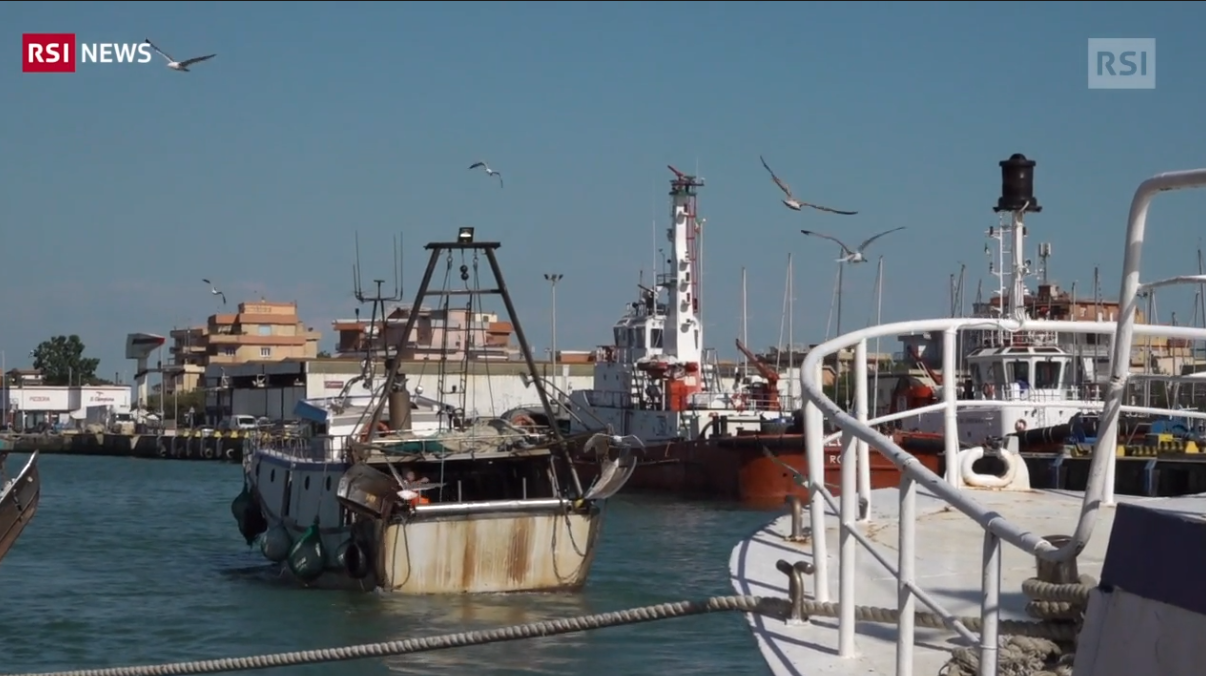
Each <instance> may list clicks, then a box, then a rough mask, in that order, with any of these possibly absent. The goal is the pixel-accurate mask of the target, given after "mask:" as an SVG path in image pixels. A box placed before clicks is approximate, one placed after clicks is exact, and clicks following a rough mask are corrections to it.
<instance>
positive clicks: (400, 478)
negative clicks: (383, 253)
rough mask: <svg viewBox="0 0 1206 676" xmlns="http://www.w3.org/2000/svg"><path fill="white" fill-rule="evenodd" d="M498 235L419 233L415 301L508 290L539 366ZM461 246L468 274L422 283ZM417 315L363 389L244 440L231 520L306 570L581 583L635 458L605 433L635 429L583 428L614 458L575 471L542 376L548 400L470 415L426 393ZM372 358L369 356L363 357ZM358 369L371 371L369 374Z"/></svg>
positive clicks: (555, 585)
mask: <svg viewBox="0 0 1206 676" xmlns="http://www.w3.org/2000/svg"><path fill="white" fill-rule="evenodd" d="M498 247H499V244H498V243H496V242H475V241H474V236H473V229H472V228H462V229H461V231H460V233H459V234H458V238H457V240H456V241H455V242H443V243H439V242H437V243H432V244H429V245H427V249H429V250H430V251H431V259H430V263H429V265H428V267H427V270H426V273H425V275H424V277H423V280H422V282H421V284H420V286H419V290H418V294H417V297H416V299H415V301H414V305H413V306H412V307H421V304H422V301H423V299H424V298H425V297H427V296H437V297H439V298H440V299H441V302H442V303H443V304H445V307H446V304H447V303H448V302H449V299H452V298H457V299H466V302H467V303H469V304H470V307H471V308H475V309H473V311H475V312H481V311H482V309H481V308H480V307H477V306H475V305H473V304H474V303H480V298H479V296H481V295H486V294H494V295H499V296H501V297H502V300H503V302H504V303H505V305H506V307H507V311H508V313H509V314H510V320H511V322H512V323H513V324H514V327H515V335H516V337H517V338H518V341H519V344H520V348H521V351H522V354H523V357H524V359H525V360H526V362H527V365H528V368H529V369H530V370H531V372H533V373H535V372H536V369H535V365H534V361H533V358H532V352H531V349H530V346H529V344H528V342H527V339H526V338H525V336H524V333H523V328H522V325H521V324H520V322H519V320H518V317H517V316H516V315H515V312H514V305H513V304H512V302H511V297H510V294H509V292H508V291H507V287H506V284H505V282H504V281H503V277H502V271H501V269H500V267H499V264H498V261H497V258H496V256H495V251H496V249H498ZM457 257H459V258H460V259H461V262H460V263H461V264H460V266H459V269H460V277H461V280H462V281H463V282H464V284H463V286H464V288H463V289H455V288H451V287H449V286H448V284H447V283H446V284H445V287H444V288H443V289H441V290H434V289H431V288H430V287H431V280H432V276H433V274H434V272H435V270H436V268H437V266H438V264H439V263H440V262H444V263H445V266H446V267H447V269H448V271H449V272H451V271H452V270H453V269H454V262H453V261H454V258H457ZM482 258H484V259H485V260H484V261H481V262H482V263H484V264H485V265H487V266H488V267H489V268H490V272H491V273H492V275H491V276H492V277H493V282H492V283H491V284H490V285H489V287H483V286H482V285H481V280H479V279H478V278H477V277H478V265H479V259H482ZM445 279H446V280H447V279H451V276H450V275H445ZM486 289H488V290H486ZM479 290H480V291H479ZM373 301H374V311H373V316H374V320H375V318H376V316H377V306H378V305H380V307H381V313H380V315H381V318H382V321H383V322H384V318H385V311H384V299H383V298H380V297H377V298H374V299H373ZM458 302H459V301H458ZM417 316H418V313H410V315H409V317H408V319H407V323H406V327H405V329H404V330H403V331H402V333H401V334H400V335H399V338H398V344H397V345H396V346H395V347H394V350H393V352H392V354H390V353H388V352H387V354H386V357H385V373H384V378H383V379H378V381H379V382H377V383H372V384H371V385H370V389H371V391H372V392H373V395H372V396H371V397H370V398H368V400H367V401H358V402H357V401H344V400H342V399H340V398H336V400H333V401H323V402H317V401H315V402H302V403H300V404H299V405H298V411H297V415H298V416H299V417H300V418H302V419H303V420H305V421H306V425H307V426H308V433H306V434H303V435H301V437H299V438H292V439H290V438H272V437H261V438H258V439H256V440H253V441H252V442H251V443H250V444H249V452H248V453H246V454H245V461H244V475H245V476H244V491H243V493H241V494H240V495H239V497H238V498H236V500H235V502H234V504H233V505H232V512H233V513H234V516H235V519H236V521H237V522H238V525H239V528H240V532H241V533H242V534H243V536H244V537H245V538H246V540H247V542H248V544H252V543H254V542H257V541H258V544H259V546H260V550H261V552H262V553H263V555H264V556H265V557H266V558H267V559H268V560H269V561H271V562H273V563H274V564H278V565H280V566H281V568H282V570H283V571H287V572H288V573H289V574H290V575H291V576H292V577H293V578H295V579H297V580H298V581H299V582H301V583H303V584H306V585H316V586H327V585H333V586H348V585H349V584H350V585H352V586H359V587H362V588H365V589H372V588H377V589H381V590H384V591H390V592H398V593H403V594H440V593H466V592H473V593H478V592H516V591H551V590H571V589H577V588H579V587H581V586H582V585H583V584H584V583H585V581H586V579H587V575H588V573H589V571H590V567H591V564H592V562H593V559H594V554H595V547H596V545H597V543H598V539H599V534H600V532H601V528H602V523H603V506H604V504H605V501H606V500H607V498H608V497H610V496H611V495H612V494H614V493H615V492H616V491H618V490H619V489H620V487H622V486H623V484H624V482H625V481H626V480H627V478H628V476H629V475H630V474H631V471H632V467H633V464H634V457H633V456H632V455H631V454H625V453H623V452H618V451H617V450H615V449H614V448H613V446H615V447H624V446H627V445H632V444H638V445H639V440H620V439H618V438H613V436H612V435H609V434H603V433H601V432H599V431H594V432H593V433H592V434H589V435H586V436H585V437H584V438H583V439H580V440H578V442H579V443H583V442H584V443H585V446H586V447H588V448H590V449H591V450H592V452H594V453H596V454H598V455H601V456H608V457H612V458H613V459H612V460H610V461H608V463H607V464H606V467H605V469H604V472H603V474H602V476H601V478H600V479H599V480H597V481H596V482H595V483H594V484H592V485H590V486H586V487H583V485H582V484H581V482H580V480H579V478H578V475H577V474H576V472H575V470H574V467H573V466H572V464H571V463H570V462H569V455H568V450H567V449H568V448H569V446H570V443H571V442H570V440H567V439H566V438H565V437H564V436H563V434H562V431H561V429H560V427H559V426H558V425H557V424H556V417H555V416H554V415H553V413H552V409H551V408H550V398H549V396H548V393H547V392H546V390H545V389H544V384H543V383H542V382H540V381H537V382H535V383H534V385H535V387H536V391H537V394H538V396H539V398H540V401H541V403H542V407H541V411H542V413H536V412H533V411H531V410H529V409H524V410H523V412H522V413H517V412H512V411H508V412H506V413H504V414H503V415H501V416H498V417H493V416H489V417H476V418H470V417H466V416H465V414H464V411H463V408H457V407H453V406H450V405H448V404H444V403H442V402H438V401H435V400H430V399H424V398H422V397H421V396H420V395H419V394H418V392H417V391H415V390H417V389H418V388H417V387H416V388H414V390H412V389H411V388H410V387H409V385H408V383H407V378H406V375H405V374H404V373H401V372H400V369H401V367H400V366H399V364H400V363H401V362H402V356H404V355H405V354H406V351H407V344H408V342H409V340H408V339H409V337H410V336H412V331H414V330H416V327H415V320H416V317H417ZM457 339H458V340H462V341H464V342H465V344H469V342H470V341H471V340H472V338H471V337H470V336H467V335H466V336H463V337H460V338H457ZM463 352H464V353H465V354H466V355H468V354H469V350H464V351H463ZM466 358H467V357H466ZM371 362H372V360H371V359H369V358H366V360H365V364H370V363H371ZM445 366H447V365H446V364H444V363H443V362H441V364H440V366H439V368H441V369H443V368H445ZM366 368H367V367H366ZM363 378H364V379H365V380H368V381H372V380H373V376H372V374H366V375H365V376H363ZM438 389H439V390H440V391H445V388H444V387H443V386H441V387H439V388H438Z"/></svg>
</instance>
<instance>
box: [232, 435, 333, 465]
mask: <svg viewBox="0 0 1206 676" xmlns="http://www.w3.org/2000/svg"><path fill="white" fill-rule="evenodd" d="M334 441H335V440H334V439H333V438H330V437H307V436H283V435H272V436H264V437H260V438H259V439H256V440H254V441H249V443H250V444H254V447H256V448H258V449H262V450H265V451H272V452H274V453H277V454H280V455H283V456H285V457H287V458H293V459H295V460H309V461H316V462H322V461H333V460H336V459H338V458H339V449H338V448H337V447H336V445H335V444H334Z"/></svg>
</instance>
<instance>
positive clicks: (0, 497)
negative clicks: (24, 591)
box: [0, 453, 42, 560]
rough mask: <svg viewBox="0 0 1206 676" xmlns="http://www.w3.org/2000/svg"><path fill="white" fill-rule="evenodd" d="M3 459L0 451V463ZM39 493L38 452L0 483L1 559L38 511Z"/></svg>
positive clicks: (0, 463)
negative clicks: (8, 478) (11, 476)
mask: <svg viewBox="0 0 1206 676" xmlns="http://www.w3.org/2000/svg"><path fill="white" fill-rule="evenodd" d="M3 462H4V458H3V456H2V454H0V465H2V464H3ZM41 496H42V479H41V476H40V475H39V474H38V454H37V453H34V454H33V455H31V456H30V457H29V460H27V461H26V463H25V467H24V468H22V469H21V471H20V472H19V473H18V474H17V475H16V476H15V477H13V478H12V479H11V480H9V481H6V482H4V484H3V485H2V486H0V560H2V559H4V556H5V554H8V551H9V550H10V549H12V546H13V544H14V543H15V542H16V541H17V538H18V537H20V536H21V533H22V531H24V530H25V527H26V526H27V525H28V524H29V522H30V521H31V520H32V519H33V517H34V514H36V513H37V511H38V501H39V500H40V499H41Z"/></svg>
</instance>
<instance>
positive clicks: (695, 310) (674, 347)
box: [663, 166, 704, 368]
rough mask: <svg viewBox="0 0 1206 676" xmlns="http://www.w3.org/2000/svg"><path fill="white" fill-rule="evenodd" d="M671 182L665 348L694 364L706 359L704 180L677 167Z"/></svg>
mask: <svg viewBox="0 0 1206 676" xmlns="http://www.w3.org/2000/svg"><path fill="white" fill-rule="evenodd" d="M670 171H672V172H674V179H673V180H671V181H670V205H671V206H670V223H671V224H672V225H671V227H670V229H669V232H668V233H667V234H668V235H669V238H670V241H671V243H672V250H671V254H670V260H671V265H672V266H673V269H672V270H670V271H668V272H667V273H666V275H665V279H664V282H663V284H664V285H665V286H666V288H667V290H668V291H669V295H670V298H669V300H670V302H669V307H668V308H667V310H668V312H667V314H666V330H665V334H664V340H665V343H664V344H665V347H666V351H667V352H669V353H670V354H673V355H675V356H676V357H677V358H678V360H679V362H680V363H685V364H695V365H696V367H697V368H698V366H699V365H700V364H701V363H702V361H703V359H702V356H703V347H702V345H703V326H702V325H701V324H700V322H699V274H698V271H699V251H698V244H699V238H698V235H699V225H698V223H697V222H696V220H695V219H696V206H697V205H696V199H695V191H696V188H700V187H703V184H704V182H703V180H702V179H700V178H697V177H695V176H689V175H687V174H684V173H682V172H681V171H679V170H678V169H675V168H674V167H672V166H671V167H670Z"/></svg>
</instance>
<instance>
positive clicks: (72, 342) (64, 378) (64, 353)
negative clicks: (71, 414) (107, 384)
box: [33, 334, 100, 385]
mask: <svg viewBox="0 0 1206 676" xmlns="http://www.w3.org/2000/svg"><path fill="white" fill-rule="evenodd" d="M33 358H34V362H33V365H34V368H35V369H37V370H39V371H41V373H42V382H44V383H46V384H47V385H73V384H75V385H92V384H94V383H96V382H98V379H97V377H96V368H97V367H98V366H100V360H99V359H96V358H94V357H85V356H84V343H83V341H81V340H80V337H79V336H77V335H75V334H72V335H70V336H54V337H53V338H51V339H50V340H44V341H42V342H41V343H39V344H38V346H37V347H36V348H34V351H33Z"/></svg>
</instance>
